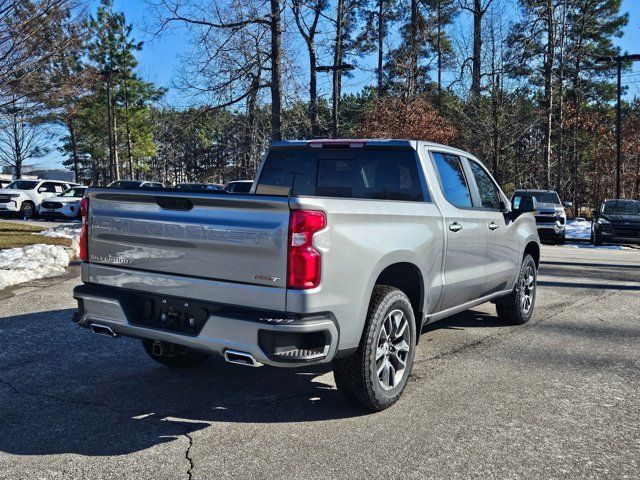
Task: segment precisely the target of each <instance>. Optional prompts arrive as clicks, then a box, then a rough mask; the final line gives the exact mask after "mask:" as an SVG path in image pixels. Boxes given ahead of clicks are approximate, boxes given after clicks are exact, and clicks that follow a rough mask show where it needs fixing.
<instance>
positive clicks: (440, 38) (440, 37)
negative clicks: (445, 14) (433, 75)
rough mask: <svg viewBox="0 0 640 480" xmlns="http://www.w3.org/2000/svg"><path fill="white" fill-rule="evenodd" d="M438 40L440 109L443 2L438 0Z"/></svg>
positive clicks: (440, 100) (440, 99)
mask: <svg viewBox="0 0 640 480" xmlns="http://www.w3.org/2000/svg"><path fill="white" fill-rule="evenodd" d="M437 8H438V38H436V52H437V54H438V107H442V0H438V7H437Z"/></svg>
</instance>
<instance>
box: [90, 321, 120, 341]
mask: <svg viewBox="0 0 640 480" xmlns="http://www.w3.org/2000/svg"><path fill="white" fill-rule="evenodd" d="M89 328H91V331H92V332H93V333H95V334H96V335H105V336H107V337H111V338H116V337H118V336H119V335H118V334H117V333H116V332H114V331H113V330H111V328H110V327H107V326H106V325H100V324H99V323H92V324H91V326H90V327H89Z"/></svg>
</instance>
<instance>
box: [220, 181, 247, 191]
mask: <svg viewBox="0 0 640 480" xmlns="http://www.w3.org/2000/svg"><path fill="white" fill-rule="evenodd" d="M251 185H253V180H236V181H235V182H229V183H228V184H227V186H226V187H225V189H226V190H227V192H229V193H249V191H250V190H251Z"/></svg>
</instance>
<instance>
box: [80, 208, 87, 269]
mask: <svg viewBox="0 0 640 480" xmlns="http://www.w3.org/2000/svg"><path fill="white" fill-rule="evenodd" d="M80 212H81V213H82V230H80V260H82V261H83V262H88V261H89V227H88V226H87V215H88V214H89V199H88V198H87V197H82V200H80Z"/></svg>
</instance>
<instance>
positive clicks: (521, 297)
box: [496, 254, 538, 325]
mask: <svg viewBox="0 0 640 480" xmlns="http://www.w3.org/2000/svg"><path fill="white" fill-rule="evenodd" d="M537 277H538V269H537V267H536V262H535V260H534V259H533V257H532V256H531V255H529V254H527V255H525V256H524V259H523V260H522V265H521V266H520V273H519V275H518V280H517V281H516V286H515V287H514V288H513V292H511V293H510V294H509V295H508V296H506V297H504V298H501V299H500V302H499V303H496V312H497V313H498V318H499V319H500V320H502V321H503V322H505V323H508V324H511V325H524V324H525V323H527V322H528V321H529V320H530V319H531V316H532V315H533V308H534V306H535V303H536V287H537Z"/></svg>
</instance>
